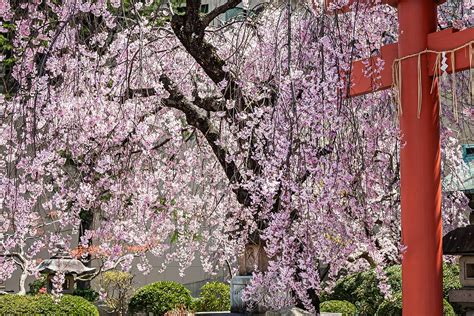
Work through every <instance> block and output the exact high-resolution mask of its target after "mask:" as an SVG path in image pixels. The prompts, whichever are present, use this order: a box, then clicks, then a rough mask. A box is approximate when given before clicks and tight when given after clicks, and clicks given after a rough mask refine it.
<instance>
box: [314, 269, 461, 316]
mask: <svg viewBox="0 0 474 316" xmlns="http://www.w3.org/2000/svg"><path fill="white" fill-rule="evenodd" d="M384 273H385V275H386V277H387V284H388V285H389V287H390V291H391V292H392V293H397V292H399V291H401V289H402V271H401V266H400V265H394V266H390V267H388V268H386V269H385V270H384ZM379 285H380V281H379V280H378V278H377V275H376V272H375V269H370V270H369V271H364V272H358V273H354V274H350V275H348V276H346V277H344V278H342V279H340V280H338V281H337V283H336V286H335V287H334V290H333V292H332V293H331V294H326V295H323V297H322V300H347V301H349V302H351V303H353V304H355V305H356V307H357V309H358V311H359V313H360V314H362V315H374V314H375V312H376V311H377V308H378V306H379V305H380V304H381V303H382V302H383V301H384V295H383V294H382V292H381V290H380V288H379ZM460 287H461V284H460V282H459V267H458V265H456V264H446V263H445V264H443V293H444V297H445V298H447V295H448V291H449V290H451V289H455V288H460Z"/></svg>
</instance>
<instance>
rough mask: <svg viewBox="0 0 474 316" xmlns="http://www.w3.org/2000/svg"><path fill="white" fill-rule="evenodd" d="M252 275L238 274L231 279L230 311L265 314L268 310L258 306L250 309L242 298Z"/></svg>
mask: <svg viewBox="0 0 474 316" xmlns="http://www.w3.org/2000/svg"><path fill="white" fill-rule="evenodd" d="M251 280H252V276H251V275H238V276H235V277H233V278H232V280H231V281H230V311H231V312H232V313H238V314H242V315H264V314H265V312H266V310H265V309H264V308H263V307H260V306H257V308H255V309H253V310H249V308H248V306H247V305H246V304H245V302H244V301H243V300H242V292H243V290H244V289H245V288H246V287H247V285H249V284H250V281H251Z"/></svg>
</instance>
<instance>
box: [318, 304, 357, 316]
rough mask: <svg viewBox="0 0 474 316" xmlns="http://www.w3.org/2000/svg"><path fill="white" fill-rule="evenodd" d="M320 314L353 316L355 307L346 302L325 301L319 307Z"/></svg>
mask: <svg viewBox="0 0 474 316" xmlns="http://www.w3.org/2000/svg"><path fill="white" fill-rule="evenodd" d="M320 309H321V312H325V313H342V316H353V315H355V314H356V311H357V310H356V307H355V305H354V304H352V303H351V302H348V301H326V302H323V303H321V305H320Z"/></svg>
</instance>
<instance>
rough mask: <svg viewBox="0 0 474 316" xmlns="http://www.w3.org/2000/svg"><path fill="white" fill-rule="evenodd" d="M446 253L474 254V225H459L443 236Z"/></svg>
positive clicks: (458, 254)
mask: <svg viewBox="0 0 474 316" xmlns="http://www.w3.org/2000/svg"><path fill="white" fill-rule="evenodd" d="M443 254H444V255H456V256H464V255H474V225H468V226H466V227H458V228H456V229H454V230H452V231H450V232H449V233H447V234H446V235H445V236H444V237H443Z"/></svg>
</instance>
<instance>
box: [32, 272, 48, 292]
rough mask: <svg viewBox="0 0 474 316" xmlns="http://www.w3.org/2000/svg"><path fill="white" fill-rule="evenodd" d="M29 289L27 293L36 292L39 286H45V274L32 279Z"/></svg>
mask: <svg viewBox="0 0 474 316" xmlns="http://www.w3.org/2000/svg"><path fill="white" fill-rule="evenodd" d="M29 287H30V290H29V291H28V294H32V295H34V294H38V293H39V290H40V289H41V288H46V276H41V277H40V278H38V279H36V280H34V281H33V282H31V283H30V284H29Z"/></svg>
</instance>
